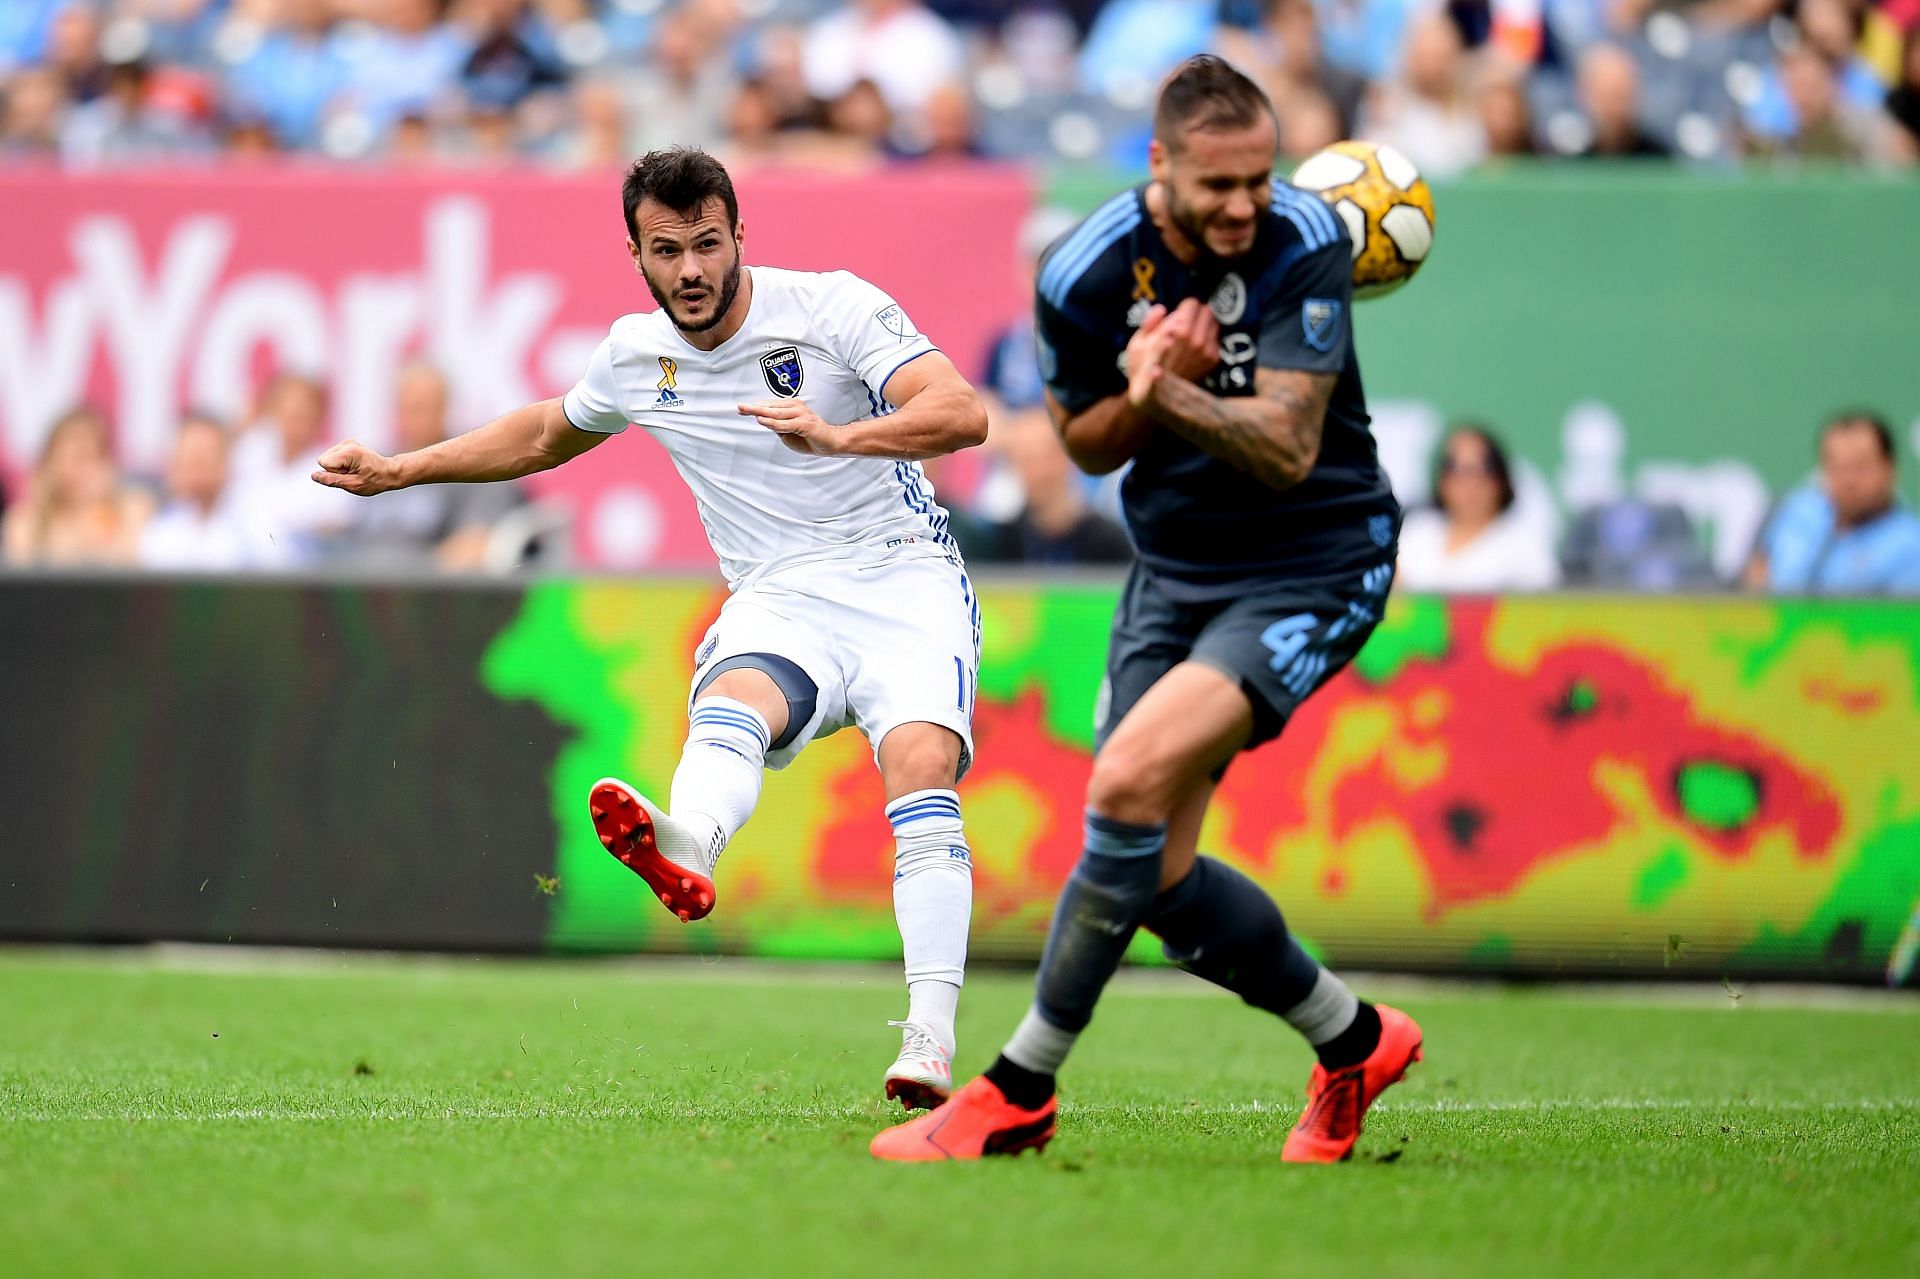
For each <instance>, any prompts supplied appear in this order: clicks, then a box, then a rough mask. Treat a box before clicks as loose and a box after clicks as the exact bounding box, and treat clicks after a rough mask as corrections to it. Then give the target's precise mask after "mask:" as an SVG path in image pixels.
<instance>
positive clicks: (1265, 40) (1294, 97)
mask: <svg viewBox="0 0 1920 1279" xmlns="http://www.w3.org/2000/svg"><path fill="white" fill-rule="evenodd" d="M1219 44H1221V54H1223V56H1225V58H1227V60H1229V61H1233V63H1236V65H1240V69H1244V71H1246V73H1248V75H1252V77H1254V79H1258V81H1260V83H1261V84H1263V86H1265V90H1267V96H1269V98H1273V104H1275V108H1281V104H1283V102H1290V104H1294V106H1296V108H1306V109H1311V111H1315V113H1317V111H1319V109H1321V108H1319V104H1317V102H1313V98H1315V96H1317V98H1321V100H1323V102H1327V104H1329V106H1332V109H1334V115H1336V119H1334V129H1332V140H1334V142H1338V140H1342V138H1350V136H1354V131H1356V127H1357V123H1359V106H1361V100H1363V98H1365V94H1367V77H1365V75H1359V73H1357V71H1352V69H1348V67H1338V65H1334V63H1331V61H1329V60H1327V50H1325V48H1323V46H1321V36H1319V13H1317V12H1315V8H1313V0H1267V4H1265V6H1263V13H1261V23H1260V27H1258V29H1256V31H1252V33H1244V35H1242V33H1233V31H1229V33H1223V35H1221V40H1219ZM1290 127H1292V119H1288V111H1286V109H1281V133H1283V134H1284V133H1286V131H1288V129H1290ZM1300 129H1302V131H1306V129H1311V131H1313V136H1321V134H1323V133H1325V121H1323V119H1315V121H1311V123H1309V125H1302V127H1300ZM1321 146H1325V144H1321ZM1281 150H1283V154H1286V156H1308V154H1311V152H1317V150H1321V148H1319V146H1313V148H1309V150H1306V152H1294V150H1290V148H1286V146H1284V144H1283V148H1281Z"/></svg>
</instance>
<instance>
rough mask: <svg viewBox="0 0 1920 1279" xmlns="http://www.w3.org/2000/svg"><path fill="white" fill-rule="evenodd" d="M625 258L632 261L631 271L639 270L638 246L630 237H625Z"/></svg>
mask: <svg viewBox="0 0 1920 1279" xmlns="http://www.w3.org/2000/svg"><path fill="white" fill-rule="evenodd" d="M627 256H628V257H630V258H632V259H633V269H634V270H636V271H638V270H639V269H640V245H639V243H638V242H637V241H635V240H634V238H633V237H632V236H628V237H627Z"/></svg>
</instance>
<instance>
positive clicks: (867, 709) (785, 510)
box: [313, 147, 987, 1109]
mask: <svg viewBox="0 0 1920 1279" xmlns="http://www.w3.org/2000/svg"><path fill="white" fill-rule="evenodd" d="M622 199H623V205H624V211H625V215H626V225H627V232H628V240H627V251H628V252H629V253H630V254H631V255H632V258H633V262H634V266H635V268H636V269H637V270H638V271H639V272H640V275H641V277H642V278H643V279H644V280H645V281H646V284H647V288H648V290H649V291H650V292H651V293H652V294H653V296H654V299H655V300H656V301H657V302H658V303H659V309H658V310H657V311H653V312H650V313H647V314H637V315H627V316H623V317H621V318H620V319H618V320H616V321H615V322H614V324H613V328H612V330H611V331H610V332H609V333H608V334H607V339H606V341H604V342H602V343H601V344H600V346H599V349H598V350H596V351H595V352H594V354H593V358H592V360H591V361H590V362H589V364H588V367H587V372H586V376H584V377H583V378H581V380H580V382H579V383H578V385H576V386H575V387H574V388H573V389H572V390H571V391H569V392H567V394H566V395H565V396H564V397H561V398H559V399H551V400H543V401H541V402H539V403H536V404H529V405H527V406H525V407H524V408H520V409H516V410H514V411H513V412H511V413H508V414H506V415H505V416H503V417H500V418H496V419H495V420H494V421H492V422H489V423H487V424H486V425H485V426H482V427H480V428H479V429H477V430H475V431H472V432H470V433H468V434H466V435H462V436H459V437H456V438H454V439H450V440H447V441H445V442H443V443H440V444H436V445H433V446H432V447H431V448H426V449H421V450H418V451H417V452H412V453H402V454H399V455H397V456H394V457H384V456H382V455H380V454H379V453H377V452H375V451H374V450H372V449H369V448H367V447H365V446H364V445H361V444H359V443H356V442H354V441H348V442H346V443H343V444H338V445H335V446H334V447H333V448H331V449H329V450H327V452H326V453H325V454H324V455H322V457H321V458H320V463H319V469H318V470H316V471H315V472H314V473H313V478H314V479H315V480H316V481H318V482H319V483H321V484H326V485H330V486H332V487H334V488H342V489H346V490H347V491H349V492H352V493H360V494H375V493H382V492H386V491H388V490H391V489H398V488H405V487H407V486H409V485H414V484H432V483H458V482H474V481H491V480H507V479H517V478H519V477H520V476H523V475H528V474H531V473H533V472H535V471H540V470H546V469H548V468H550V467H555V466H559V465H560V464H561V463H563V462H566V461H569V460H571V459H572V458H575V457H578V456H579V455H580V454H582V453H585V452H586V451H587V450H589V449H591V448H593V447H594V446H595V445H597V444H599V443H600V442H601V441H603V440H606V439H608V438H609V437H611V436H613V435H615V434H617V433H619V432H620V431H622V430H625V429H626V426H627V424H628V423H629V422H637V423H639V424H640V425H641V426H643V427H645V428H646V429H647V430H648V431H649V432H651V433H652V434H653V436H654V438H656V439H658V440H659V441H660V442H661V443H662V444H663V445H665V446H666V449H667V452H668V453H669V454H670V455H671V456H672V458H673V464H674V467H675V469H677V470H678V471H679V472H680V475H681V477H682V478H683V479H684V480H685V481H686V483H687V486H688V487H689V488H691V489H692V490H693V495H694V498H695V500H696V502H697V503H698V505H699V510H700V520H701V523H702V524H703V525H704V526H705V527H706V530H707V537H708V540H709V541H710V542H711V543H712V544H713V549H714V553H715V554H716V555H717V556H718V557H719V559H720V567H721V569H722V571H723V572H724V573H725V575H726V578H727V585H728V588H729V590H730V591H731V595H730V597H729V598H728V600H727V602H726V605H725V607H724V608H722V609H721V612H720V618H719V620H718V621H717V622H715V623H714V625H713V628H712V629H711V630H709V631H708V632H707V634H706V635H705V636H704V637H703V639H702V640H701V642H700V645H699V647H698V648H697V650H696V651H695V653H694V668H695V669H694V675H693V692H692V695H691V697H690V702H689V704H690V711H689V715H688V720H689V729H688V734H687V742H686V746H685V749H684V750H683V752H682V754H681V757H680V764H679V767H678V769H677V770H676V771H675V773H674V775H673V787H672V791H671V793H670V795H669V797H668V803H667V806H666V808H664V809H662V808H661V807H659V806H658V805H656V804H654V803H653V802H651V801H650V800H649V799H647V798H646V797H645V796H643V795H641V794H640V793H639V792H638V791H636V790H635V789H634V788H633V787H631V786H629V785H627V784H626V783H625V782H622V781H619V780H618V779H615V778H607V779H605V780H603V781H601V782H599V783H597V784H596V785H595V786H594V787H593V790H592V793H591V795H590V797H589V810H590V814H591V816H592V819H593V822H594V826H595V829H596V831H597V833H598V834H599V836H600V840H601V842H602V843H603V844H605V845H606V847H607V849H608V851H609V852H611V853H613V855H614V856H615V857H617V858H619V860H620V861H621V862H622V863H624V864H625V865H626V866H628V867H629V868H630V869H632V870H633V871H634V872H635V873H637V874H638V875H639V876H640V877H641V878H642V879H644V880H645V881H646V882H647V884H648V886H649V887H651V888H652V890H653V891H654V893H655V894H656V895H657V896H658V897H659V899H660V901H661V902H662V903H663V904H664V905H665V906H666V907H667V908H668V909H669V910H671V911H672V912H673V913H674V914H675V915H676V916H678V917H679V918H680V919H682V920H687V921H691V920H695V919H699V918H701V917H702V916H704V915H706V914H707V913H708V912H709V911H710V910H712V909H713V905H714V899H715V890H714V882H713V875H714V866H715V863H716V862H717V861H718V860H719V857H720V854H721V852H722V850H724V849H725V848H726V846H727V842H728V841H729V840H731V839H732V838H733V836H734V835H735V833H736V832H738V831H739V829H740V827H741V826H742V825H743V824H744V823H745V822H746V820H747V818H748V817H749V816H750V815H751V814H752V812H753V809H754V806H755V805H756V804H757V803H758V802H759V799H760V785H761V774H762V770H763V769H766V768H784V767H785V766H786V765H787V764H788V763H790V762H791V761H792V760H793V758H794V757H795V756H796V755H798V754H799V752H800V750H801V749H802V748H803V747H805V746H806V744H807V743H808V742H809V741H811V740H813V739H814V738H815V737H819V736H823V735H825V734H828V733H832V732H835V731H837V730H839V729H841V728H843V727H846V726H847V725H849V724H851V725H854V726H856V727H858V728H859V729H860V731H861V732H862V733H864V734H865V735H866V737H867V740H868V741H869V742H870V743H872V745H873V749H874V758H875V760H876V762H877V763H878V765H879V768H880V772H881V775H882V777H883V778H884V780H885V783H886V794H887V817H888V820H889V822H890V823H891V824H892V826H893V832H894V841H895V853H894V878H893V900H894V914H895V918H896V920H897V921H898V923H899V927H900V937H901V941H902V943H903V948H904V950H905V955H906V977H907V991H908V1009H907V1015H906V1018H905V1020H904V1021H902V1022H897V1023H892V1024H894V1025H898V1026H900V1027H901V1029H902V1031H903V1034H902V1046H901V1051H900V1054H899V1057H898V1058H897V1059H896V1060H895V1061H894V1063H893V1065H892V1066H891V1067H889V1068H888V1070H887V1074H886V1079H885V1087H886V1092H887V1095H888V1096H889V1097H894V1098H897V1099H899V1100H900V1102H901V1103H902V1104H903V1105H904V1106H906V1107H907V1108H908V1109H917V1108H924V1107H930V1106H935V1105H938V1104H939V1103H940V1102H941V1101H944V1100H945V1099H946V1097H947V1095H948V1094H949V1092H950V1091H951V1090H952V1079H953V1072H952V1060H953V1051H954V1029H953V1023H954V1012H955V1009H956V1007H957V1005H958V1002H959V997H960V986H961V982H962V980H963V976H964V972H965V968H966V953H967V925H968V919H969V916H970V915H971V913H972V908H973V879H972V865H971V854H970V852H969V850H968V845H967V839H966V835H965V833H964V831H963V829H962V826H961V820H960V801H959V797H958V796H957V795H956V794H955V793H954V786H955V784H956V783H957V782H958V781H959V779H960V778H961V777H962V776H963V775H965V773H966V771H967V768H968V765H969V764H970V763H971V762H972V752H973V731H972V712H973V699H974V691H975V684H976V679H977V673H978V669H979V660H980V608H979V604H978V602H977V600H976V599H975V597H974V592H973V587H972V584H971V583H970V582H969V581H968V580H967V574H966V569H965V566H964V565H963V564H962V562H961V558H960V553H959V550H958V548H957V547H956V546H955V545H954V542H953V539H952V538H951V537H950V536H949V535H948V533H947V514H946V512H945V511H944V510H942V509H941V508H940V506H939V505H938V504H937V503H936V502H935V501H934V496H933V490H932V488H931V486H929V485H928V483H927V478H926V475H925V474H924V472H923V471H922V470H921V467H920V459H922V458H929V457H937V456H940V455H941V454H944V453H950V452H953V451H954V450H956V449H962V448H967V447H969V446H971V445H975V444H978V443H980V442H981V441H982V440H984V439H985V438H986V433H987V417H986V410H985V408H984V407H983V406H982V404H981V402H980V398H979V396H978V395H977V394H976V393H975V392H974V390H973V388H972V387H971V386H970V385H968V383H967V381H966V379H965V378H963V377H961V376H960V374H959V372H958V371H957V370H956V369H955V368H954V366H953V364H952V363H951V362H950V361H949V360H948V359H947V357H946V356H944V355H942V354H941V353H940V352H939V351H938V350H937V349H936V348H935V347H934V346H933V344H932V343H931V342H929V341H928V340H927V339H926V338H925V337H923V336H922V335H921V334H920V333H919V332H918V331H917V330H916V329H915V328H914V326H913V324H912V322H911V321H910V320H908V318H907V316H906V313H905V312H904V311H902V310H901V308H900V307H899V305H898V304H896V303H895V302H894V301H893V299H892V298H890V297H888V296H887V295H886V294H885V293H883V292H881V291H880V290H879V289H877V288H875V287H874V286H873V285H871V284H869V283H867V282H866V281H865V280H862V279H860V278H859V277H857V276H854V275H850V274H848V273H846V272H844V271H840V272H832V273H828V274H815V273H811V272H802V271H782V270H776V269H774V268H771V267H751V268H749V267H746V266H744V265H742V257H741V252H742V246H743V243H744V239H743V228H742V226H741V223H740V217H739V205H738V202H737V200H736V199H735V196H734V191H733V183H732V181H731V180H730V179H729V177H728V176H727V171H726V169H725V168H724V167H722V166H721V165H720V163H719V162H718V161H716V160H714V159H713V158H712V157H711V156H709V155H707V154H706V153H705V152H702V151H698V150H693V149H690V148H681V147H675V148H670V149H667V150H664V151H655V152H652V153H650V154H648V155H646V156H643V157H642V158H641V159H639V160H637V161H635V162H634V164H633V166H632V167H631V168H630V169H629V170H628V172H627V176H626V182H625V185H624V187H623V190H622Z"/></svg>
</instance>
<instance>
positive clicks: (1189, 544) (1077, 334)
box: [1034, 182, 1400, 599]
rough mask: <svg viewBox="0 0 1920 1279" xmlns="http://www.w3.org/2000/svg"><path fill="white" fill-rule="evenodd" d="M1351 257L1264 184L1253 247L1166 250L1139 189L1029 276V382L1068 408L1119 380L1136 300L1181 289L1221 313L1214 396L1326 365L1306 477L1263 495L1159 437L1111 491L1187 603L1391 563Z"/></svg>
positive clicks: (1314, 207) (1293, 191) (1340, 236)
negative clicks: (1257, 373)
mask: <svg viewBox="0 0 1920 1279" xmlns="http://www.w3.org/2000/svg"><path fill="white" fill-rule="evenodd" d="M1351 262H1352V253H1351V250H1350V248H1349V244H1348V239H1347V232H1346V228H1345V226H1344V225H1342V223H1341V221H1340V219H1339V218H1338V217H1336V216H1335V215H1334V213H1333V211H1332V210H1331V209H1330V208H1328V207H1327V205H1326V203H1325V202H1324V201H1322V200H1321V199H1320V198H1319V197H1318V196H1315V195H1312V194H1309V193H1307V192H1303V191H1300V190H1298V189H1297V188H1295V187H1292V186H1288V185H1286V184H1285V183H1281V182H1276V183H1275V184H1274V188H1273V204H1272V207H1271V209H1270V210H1269V211H1268V212H1267V214H1266V215H1265V216H1264V217H1263V218H1262V220H1261V225H1260V228H1259V231H1258V233H1257V234H1256V236H1255V238H1254V244H1253V248H1252V249H1251V250H1250V251H1249V252H1247V253H1246V254H1245V255H1244V256H1242V257H1239V258H1235V259H1223V258H1214V257H1212V256H1211V255H1208V254H1202V256H1201V259H1200V260H1199V261H1198V262H1196V263H1194V264H1193V265H1192V266H1188V265H1186V264H1185V263H1182V262H1181V261H1180V260H1179V259H1178V258H1176V257H1174V255H1173V254H1172V253H1171V252H1169V251H1168V249H1167V246H1166V243H1165V241H1163V240H1162V239H1161V237H1160V233H1159V231H1158V230H1157V229H1156V228H1155V227H1154V225H1153V220H1152V218H1151V217H1149V216H1148V213H1147V207H1146V188H1145V186H1140V187H1135V188H1133V189H1132V190H1129V191H1124V192H1122V193H1121V194H1119V195H1117V196H1115V197H1114V198H1113V199H1111V200H1109V201H1107V202H1106V203H1105V204H1103V205H1101V206H1100V208H1099V209H1098V210H1096V211H1095V212H1094V213H1093V214H1092V216H1090V217H1088V218H1087V219H1086V220H1085V221H1083V222H1081V223H1080V224H1079V225H1078V226H1076V227H1075V228H1074V229H1073V230H1071V231H1069V232H1067V234H1066V235H1064V236H1062V237H1061V238H1060V239H1058V240H1056V241H1054V243H1053V245H1052V246H1051V247H1050V248H1048V250H1047V252H1046V254H1045V256H1044V257H1043V258H1042V259H1041V263H1040V273H1039V277H1038V279H1037V281H1036V284H1035V300H1034V323H1035V337H1036V339H1037V342H1038V347H1039V353H1040V370H1041V375H1042V376H1043V377H1044V378H1045V379H1046V383H1047V388H1048V389H1049V390H1050V391H1052V392H1053V395H1054V398H1056V399H1057V400H1059V401H1060V403H1061V404H1062V405H1063V406H1064V407H1065V408H1066V409H1067V411H1068V412H1070V413H1079V412H1082V411H1083V410H1085V409H1087V408H1089V407H1091V406H1092V405H1094V404H1095V403H1097V402H1099V401H1100V400H1103V399H1106V398H1107V397H1109V396H1112V395H1121V394H1124V393H1125V392H1126V389H1127V376H1126V373H1125V372H1124V370H1123V369H1122V367H1121V366H1122V363H1123V355H1124V353H1125V351H1126V346H1127V339H1128V338H1130V337H1131V336H1132V334H1133V330H1134V329H1135V328H1137V327H1139V324H1140V321H1141V319H1142V318H1143V317H1144V316H1145V314H1146V311H1147V308H1148V307H1150V306H1152V305H1153V304H1155V303H1159V304H1160V305H1163V306H1165V307H1167V308H1168V309H1169V310H1171V309H1172V308H1173V307H1175V306H1178V305H1179V304H1180V302H1181V301H1182V300H1184V299H1186V298H1199V299H1200V300H1201V301H1203V302H1207V303H1209V304H1210V305H1211V306H1212V308H1213V313H1214V316H1215V317H1216V318H1217V319H1218V320H1219V321H1220V363H1219V364H1218V365H1217V366H1215V368H1214V370H1213V372H1212V373H1211V374H1209V375H1208V376H1207V378H1206V379H1205V386H1206V389H1207V390H1209V391H1212V392H1213V393H1214V394H1216V395H1222V396H1243V395H1252V394H1253V393H1254V386H1253V372H1254V370H1255V369H1256V368H1266V369H1301V370H1306V371H1308V372H1314V373H1332V374H1336V375H1337V378H1338V380H1337V381H1336V382H1335V383H1334V388H1333V396H1332V399H1331V400H1330V401H1329V403H1328V405H1327V416H1326V425H1325V429H1324V431H1323V433H1322V436H1321V442H1320V455H1319V459H1318V460H1317V461H1316V462H1315V463H1314V467H1313V470H1312V472H1311V473H1310V474H1309V475H1308V476H1307V478H1306V479H1304V480H1302V481H1301V482H1300V483H1299V484H1296V485H1294V486H1293V487H1292V488H1290V489H1286V490H1284V491H1281V490H1276V489H1273V488H1269V487H1268V486H1267V485H1265V484H1262V483H1261V482H1260V481H1258V480H1256V479H1254V478H1253V477H1252V476H1251V475H1249V474H1247V473H1246V472H1245V471H1242V470H1240V469H1238V468H1236V467H1234V466H1232V465H1230V464H1228V463H1226V462H1223V461H1220V460H1219V459H1218V458H1215V457H1213V456H1212V455H1210V454H1208V453H1205V452H1203V451H1202V450H1201V449H1200V448H1199V447H1197V446H1196V445H1193V444H1189V443H1188V442H1187V441H1186V440H1184V439H1182V438H1180V436H1178V435H1176V434H1174V432H1172V431H1171V430H1167V429H1165V428H1162V429H1159V430H1156V431H1155V432H1154V433H1153V434H1152V435H1151V436H1150V437H1149V439H1148V441H1147V444H1146V446H1145V447H1144V448H1142V449H1141V451H1140V454H1139V456H1138V457H1136V458H1135V459H1134V463H1133V469H1132V471H1131V472H1130V473H1129V474H1128V475H1127V477H1126V481H1125V483H1124V484H1123V485H1122V488H1121V499H1122V503H1123V505H1124V507H1125V509H1126V515H1127V526H1128V528H1129V529H1130V530H1131V532H1132V534H1133V540H1134V544H1135V545H1136V546H1137V547H1138V548H1139V551H1140V559H1141V562H1142V563H1143V564H1144V565H1145V566H1146V567H1147V568H1149V569H1151V570H1152V571H1153V572H1154V573H1155V574H1157V575H1159V576H1160V577H1162V578H1165V579H1167V580H1168V585H1169V587H1170V589H1172V590H1174V591H1177V592H1179V593H1180V594H1182V595H1184V596H1185V597H1187V598H1192V599H1202V598H1215V597H1222V596H1228V595H1233V594H1235V593H1237V592H1238V591H1239V590H1240V589H1241V588H1242V587H1243V586H1244V585H1245V584H1246V583H1248V582H1249V581H1253V580H1264V579H1271V578H1274V577H1288V578H1314V577H1323V576H1332V575H1335V574H1340V573H1346V572H1351V571H1355V570H1358V569H1364V568H1367V567H1369V566H1371V565H1373V564H1377V563H1379V562H1380V561H1382V560H1383V559H1390V558H1391V557H1392V555H1393V553H1394V545H1395V542H1396V539H1397V538H1398V535H1399V528H1400V507H1399V504H1398V503H1396V502H1395V501H1394V498H1393V491H1392V489H1391V488H1389V487H1388V484H1387V478H1386V474H1385V473H1384V472H1383V471H1382V470H1381V469H1380V461H1379V458H1378V456H1377V455H1376V453H1375V451H1374V445H1373V434H1372V432H1371V431H1370V430H1369V429H1368V419H1367V405H1366V396H1365V393H1364V392H1363V391H1362V390H1361V386H1360V363H1359V360H1358V358H1357V357H1356V356H1355V355H1354V349H1353V330H1352V325H1351V323H1350V318H1351V317H1350V315H1349V312H1350V310H1351V308H1352V305H1353V278H1352V265H1351Z"/></svg>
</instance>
